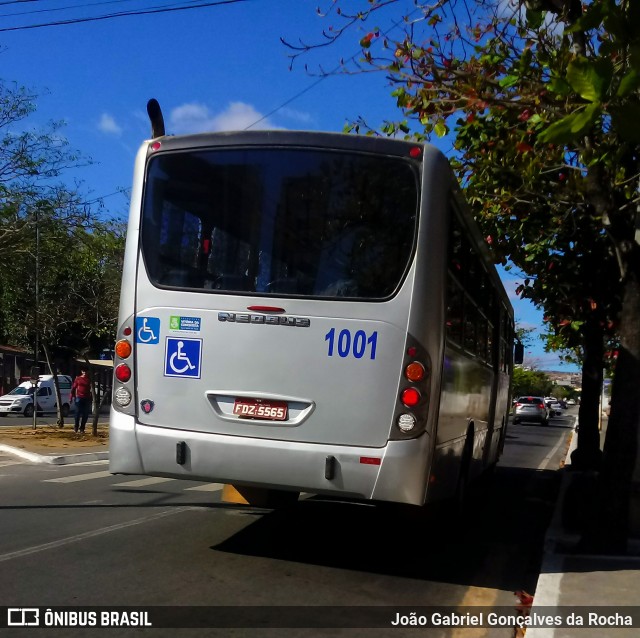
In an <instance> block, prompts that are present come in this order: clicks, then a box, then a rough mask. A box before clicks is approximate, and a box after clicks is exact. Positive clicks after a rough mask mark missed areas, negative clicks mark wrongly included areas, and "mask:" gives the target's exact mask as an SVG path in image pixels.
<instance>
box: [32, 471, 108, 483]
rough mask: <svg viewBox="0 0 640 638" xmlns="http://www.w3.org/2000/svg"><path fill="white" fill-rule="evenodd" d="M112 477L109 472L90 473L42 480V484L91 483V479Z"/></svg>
mask: <svg viewBox="0 0 640 638" xmlns="http://www.w3.org/2000/svg"><path fill="white" fill-rule="evenodd" d="M107 476H112V474H111V472H106V471H102V472H90V473H88V474H74V475H73V476H62V477H60V478H54V479H44V481H43V483H75V482H76V481H91V480H93V479H99V478H105V477H107Z"/></svg>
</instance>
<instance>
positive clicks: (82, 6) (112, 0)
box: [0, 0, 196, 18]
mask: <svg viewBox="0 0 640 638" xmlns="http://www.w3.org/2000/svg"><path fill="white" fill-rule="evenodd" d="M132 1H135V0H106V1H105V2H90V3H85V4H72V5H68V6H66V7H55V8H53V9H33V10H32V11H20V12H19V13H3V14H1V15H0V18H13V17H15V16H26V15H31V14H34V13H51V12H52V11H67V9H86V8H88V7H98V6H101V5H104V4H119V3H121V2H132ZM192 1H193V2H195V1H196V0H192ZM21 2H39V0H11V1H10V2H0V5H7V4H19V3H21Z"/></svg>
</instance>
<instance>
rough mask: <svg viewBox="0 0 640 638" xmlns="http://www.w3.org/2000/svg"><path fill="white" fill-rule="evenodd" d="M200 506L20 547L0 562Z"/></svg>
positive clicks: (176, 509) (160, 513) (172, 510)
mask: <svg viewBox="0 0 640 638" xmlns="http://www.w3.org/2000/svg"><path fill="white" fill-rule="evenodd" d="M199 509H200V508H198V507H176V508H175V509H170V510H164V511H163V512H158V513H157V514H150V515H149V516H143V517H142V518H136V519H134V520H132V521H128V522H126V523H118V524H116V525H109V526H108V527H101V528H100V529H96V530H93V531H91V532H84V533H82V534H76V535H75V536H67V537H66V538H61V539H59V540H57V541H51V542H50V543H43V544H42V545H34V546H32V547H25V549H19V550H17V551H15V552H8V553H7V554H0V563H3V562H5V561H8V560H12V559H14V558H22V557H24V556H30V555H31V554H37V553H38V552H45V551H48V550H50V549H56V548H58V547H64V546H65V545H70V544H71V543H77V542H79V541H84V540H87V539H88V538H95V537H96V536H102V535H103V534H109V533H110V532H115V531H118V530H121V529H126V528H127V527H133V526H134V525H141V524H142V523H149V522H150V521H155V520H158V519H160V518H166V517H167V516H173V515H174V514H182V513H183V512H186V511H188V510H199Z"/></svg>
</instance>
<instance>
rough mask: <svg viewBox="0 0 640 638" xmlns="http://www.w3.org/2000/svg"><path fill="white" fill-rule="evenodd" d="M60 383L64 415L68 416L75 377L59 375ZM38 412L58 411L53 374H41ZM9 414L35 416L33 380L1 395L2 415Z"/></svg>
mask: <svg viewBox="0 0 640 638" xmlns="http://www.w3.org/2000/svg"><path fill="white" fill-rule="evenodd" d="M58 383H59V384H60V398H61V401H62V415H63V416H68V414H69V410H70V406H71V399H70V395H71V384H72V383H73V379H72V378H71V377H70V376H68V375H66V374H59V375H58ZM36 396H37V401H38V413H47V412H56V410H57V407H58V405H57V403H56V390H55V387H54V385H53V375H52V374H41V375H40V377H39V380H38V392H37V395H36ZM7 414H14V415H18V414H23V415H24V416H26V417H32V416H33V384H32V383H31V381H24V382H23V383H21V384H20V385H19V386H18V387H17V388H14V389H13V390H11V392H9V394H5V395H3V396H1V397H0V416H6V415H7Z"/></svg>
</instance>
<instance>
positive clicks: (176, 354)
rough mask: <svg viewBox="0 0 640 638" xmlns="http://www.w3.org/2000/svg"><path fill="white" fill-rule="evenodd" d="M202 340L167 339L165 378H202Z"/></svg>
mask: <svg viewBox="0 0 640 638" xmlns="http://www.w3.org/2000/svg"><path fill="white" fill-rule="evenodd" d="M201 362H202V339H187V338H186V337H180V338H179V339H177V338H175V337H167V347H166V349H165V357H164V376H165V377H188V378H189V379H199V378H200V364H201Z"/></svg>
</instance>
